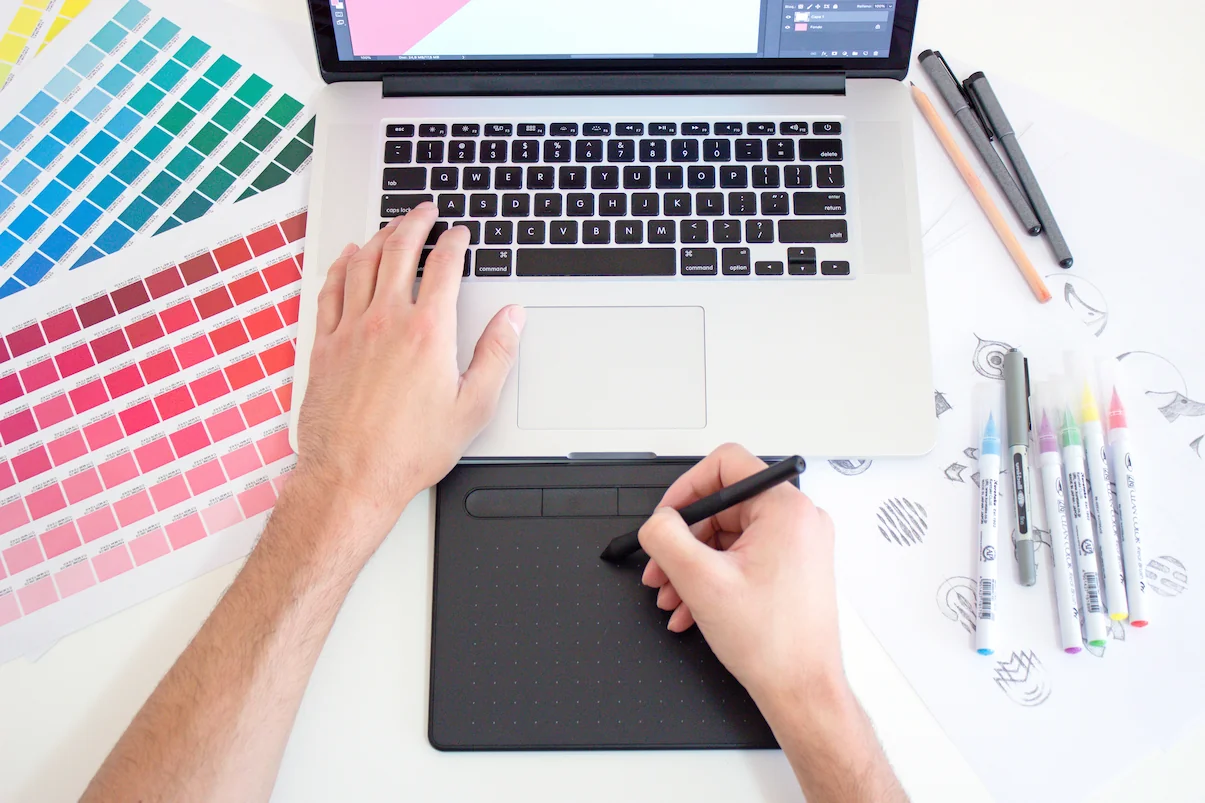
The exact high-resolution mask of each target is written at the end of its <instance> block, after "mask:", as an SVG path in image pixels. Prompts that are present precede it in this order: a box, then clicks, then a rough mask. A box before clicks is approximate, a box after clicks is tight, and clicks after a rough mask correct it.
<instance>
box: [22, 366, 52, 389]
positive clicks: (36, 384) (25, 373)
mask: <svg viewBox="0 0 1205 803" xmlns="http://www.w3.org/2000/svg"><path fill="white" fill-rule="evenodd" d="M20 373H21V384H22V385H24V386H25V392H26V393H33V392H34V391H35V390H41V389H42V388H44V387H46V386H47V385H51V384H54V383H55V382H58V381H59V372H58V369H57V368H55V367H54V360H52V359H49V358H47V359H45V360H42V361H41V362H39V363H35V364H33V365H31V366H29V367H28V368H26V369H24V370H22V371H21V372H20Z"/></svg>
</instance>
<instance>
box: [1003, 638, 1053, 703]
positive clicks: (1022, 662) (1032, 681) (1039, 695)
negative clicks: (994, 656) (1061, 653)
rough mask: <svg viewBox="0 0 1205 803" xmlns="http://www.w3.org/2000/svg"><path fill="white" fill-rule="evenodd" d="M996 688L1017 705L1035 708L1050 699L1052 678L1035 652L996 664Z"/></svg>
mask: <svg viewBox="0 0 1205 803" xmlns="http://www.w3.org/2000/svg"><path fill="white" fill-rule="evenodd" d="M995 680H996V686H998V687H999V688H1000V691H1002V692H1004V693H1005V694H1006V695H1007V696H1008V699H1009V700H1012V701H1013V702H1014V703H1016V704H1017V705H1021V706H1025V707H1026V708H1033V707H1034V706H1038V705H1041V704H1042V703H1044V702H1046V701H1047V700H1049V699H1050V692H1051V689H1050V677H1049V675H1048V674H1047V672H1046V667H1044V666H1042V662H1041V661H1039V660H1038V656H1037V655H1036V654H1035V653H1034V651H1033V650H1027V651H1025V652H1014V653H1013V654H1012V656H1011V657H1009V659H1008V660H1007V661H997V662H996V672H995Z"/></svg>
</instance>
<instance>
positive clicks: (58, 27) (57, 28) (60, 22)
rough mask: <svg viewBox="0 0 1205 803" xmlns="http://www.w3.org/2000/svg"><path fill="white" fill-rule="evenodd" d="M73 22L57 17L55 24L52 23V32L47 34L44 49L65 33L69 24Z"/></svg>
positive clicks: (43, 43)
mask: <svg viewBox="0 0 1205 803" xmlns="http://www.w3.org/2000/svg"><path fill="white" fill-rule="evenodd" d="M69 22H71V20H69V19H67V18H66V17H55V18H54V22H52V23H50V30H49V31H47V32H46V39H45V41H43V42H42V45H43V47H44V46H46V45H48V44H50V43H51V42H53V41H54V38H55V37H56V36H58V35H59V34H60V33H62V32H63V29H64V28H66V27H67V23H69Z"/></svg>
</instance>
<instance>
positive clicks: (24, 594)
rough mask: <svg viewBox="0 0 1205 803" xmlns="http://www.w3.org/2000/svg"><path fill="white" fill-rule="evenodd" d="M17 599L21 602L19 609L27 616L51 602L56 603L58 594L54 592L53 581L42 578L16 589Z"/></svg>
mask: <svg viewBox="0 0 1205 803" xmlns="http://www.w3.org/2000/svg"><path fill="white" fill-rule="evenodd" d="M17 598H18V599H20V600H21V609H22V610H23V611H25V615H26V616H29V615H30V614H31V613H33V612H34V611H37V610H41V609H42V608H45V607H46V606H47V605H49V604H50V603H52V602H58V601H59V594H58V592H57V591H55V590H54V581H53V580H51V579H50V578H49V577H43V578H42V579H41V580H39V581H38V582H36V583H30V584H29V585H27V586H25V587H24V588H19V589H17Z"/></svg>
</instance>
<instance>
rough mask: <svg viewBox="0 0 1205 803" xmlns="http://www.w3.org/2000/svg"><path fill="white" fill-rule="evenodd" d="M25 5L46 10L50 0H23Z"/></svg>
mask: <svg viewBox="0 0 1205 803" xmlns="http://www.w3.org/2000/svg"><path fill="white" fill-rule="evenodd" d="M21 2H22V3H23V4H24V5H27V6H29V7H30V8H40V9H43V10H45V9H46V6H48V5H50V0H21Z"/></svg>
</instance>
